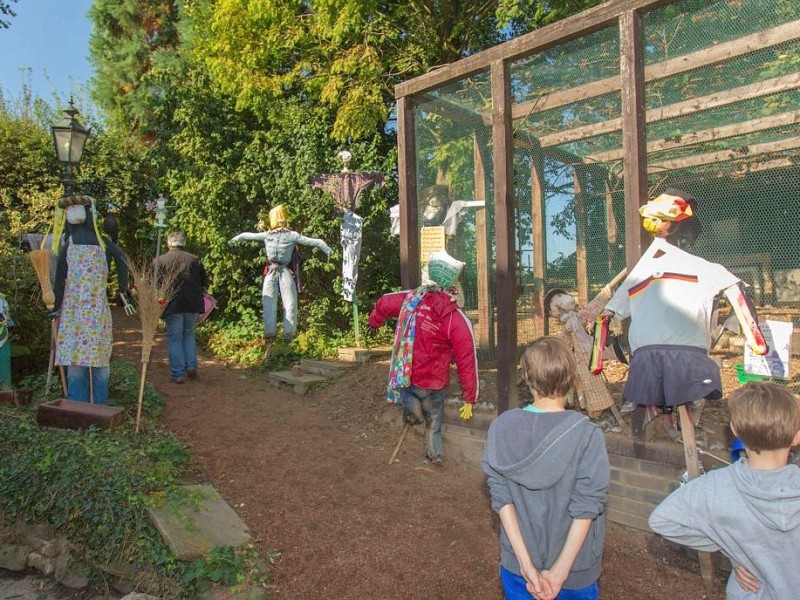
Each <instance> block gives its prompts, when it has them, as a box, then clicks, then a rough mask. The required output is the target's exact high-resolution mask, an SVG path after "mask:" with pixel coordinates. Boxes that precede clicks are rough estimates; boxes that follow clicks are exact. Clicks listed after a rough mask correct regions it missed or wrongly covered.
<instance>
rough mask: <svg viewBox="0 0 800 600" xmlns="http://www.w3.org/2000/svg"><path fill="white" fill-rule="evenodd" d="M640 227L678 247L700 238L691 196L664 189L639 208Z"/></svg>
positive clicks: (698, 223)
mask: <svg viewBox="0 0 800 600" xmlns="http://www.w3.org/2000/svg"><path fill="white" fill-rule="evenodd" d="M639 214H640V215H641V216H642V227H644V228H645V230H646V231H648V232H649V233H652V234H653V236H655V237H660V238H666V240H667V241H668V242H670V243H671V244H674V245H675V246H678V247H679V248H685V247H689V246H691V245H692V244H694V241H695V240H696V239H697V236H698V235H700V230H701V226H700V221H699V220H698V218H697V202H696V201H695V199H694V198H692V196H691V194H689V193H687V192H684V191H682V190H678V189H675V188H668V189H667V190H666V191H665V192H664V193H663V194H661V195H660V196H658V197H656V198H654V199H652V200H650V202H648V203H647V204H645V205H644V206H642V207H641V208H640V209H639Z"/></svg>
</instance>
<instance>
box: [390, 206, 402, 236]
mask: <svg viewBox="0 0 800 600" xmlns="http://www.w3.org/2000/svg"><path fill="white" fill-rule="evenodd" d="M389 221H390V225H389V233H390V234H391V235H400V205H399V204H395V205H394V206H392V207H391V208H390V209H389Z"/></svg>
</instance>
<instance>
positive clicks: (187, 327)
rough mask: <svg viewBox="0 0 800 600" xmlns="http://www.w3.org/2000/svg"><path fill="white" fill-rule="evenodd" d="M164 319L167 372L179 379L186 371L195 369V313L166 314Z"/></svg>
mask: <svg viewBox="0 0 800 600" xmlns="http://www.w3.org/2000/svg"><path fill="white" fill-rule="evenodd" d="M164 320H165V321H166V322H167V349H168V351H169V372H170V375H172V376H173V377H175V378H176V379H179V378H181V377H183V375H184V373H186V371H195V370H197V342H196V341H195V338H194V328H195V325H197V313H173V314H171V315H166V316H165V317H164Z"/></svg>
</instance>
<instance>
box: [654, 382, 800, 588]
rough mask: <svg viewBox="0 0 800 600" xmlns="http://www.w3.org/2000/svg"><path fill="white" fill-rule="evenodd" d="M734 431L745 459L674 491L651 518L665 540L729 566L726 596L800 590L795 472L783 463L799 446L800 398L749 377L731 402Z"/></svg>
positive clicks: (799, 495)
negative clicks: (717, 555)
mask: <svg viewBox="0 0 800 600" xmlns="http://www.w3.org/2000/svg"><path fill="white" fill-rule="evenodd" d="M728 408H729V410H730V415H731V430H732V431H733V433H734V435H736V436H737V437H738V438H739V439H741V440H742V442H743V443H744V446H745V449H746V450H747V458H742V459H740V460H739V461H737V462H735V463H734V464H732V465H731V466H729V467H725V468H722V469H716V470H714V471H710V472H709V473H708V474H706V475H704V476H703V477H700V478H698V479H694V480H692V481H690V482H689V483H688V484H686V485H684V486H683V487H680V488H678V489H677V490H675V491H674V492H673V493H672V494H670V495H669V496H668V497H667V498H665V499H664V501H663V502H661V504H659V505H658V506H657V507H656V509H655V510H654V511H653V513H652V514H651V515H650V527H651V529H652V530H653V531H655V532H656V533H658V534H660V535H663V536H664V537H665V538H667V539H668V540H672V541H674V542H678V543H679V544H683V545H685V546H689V547H691V548H694V549H695V550H700V551H703V552H714V551H716V550H720V551H722V552H723V553H724V554H725V555H726V556H727V557H728V558H729V559H730V560H731V562H732V563H733V566H734V573H733V574H731V576H730V578H729V579H728V586H727V588H726V593H727V598H728V599H729V600H735V599H740V598H741V599H744V598H748V599H756V598H758V599H774V600H783V599H785V598H797V597H798V594H800V560H798V558H797V549H798V548H800V469H798V468H797V466H796V465H790V464H788V458H789V451H790V449H791V447H792V446H796V445H798V443H800V403H798V399H797V398H796V397H795V396H794V395H793V394H792V393H791V392H790V391H789V390H788V389H786V388H785V387H784V386H782V385H778V384H776V383H768V382H763V383H762V382H758V383H755V382H751V383H748V384H747V385H745V386H744V387H741V388H739V389H738V390H735V391H734V392H733V393H731V395H730V398H729V400H728Z"/></svg>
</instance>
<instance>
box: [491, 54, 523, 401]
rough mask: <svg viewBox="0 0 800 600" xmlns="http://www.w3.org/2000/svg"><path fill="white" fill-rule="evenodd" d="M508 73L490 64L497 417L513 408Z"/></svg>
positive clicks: (514, 334)
mask: <svg viewBox="0 0 800 600" xmlns="http://www.w3.org/2000/svg"><path fill="white" fill-rule="evenodd" d="M508 71H509V67H508V64H507V63H506V62H505V61H503V60H497V61H495V62H493V63H492V74H491V80H492V146H493V148H494V211H495V212H494V216H495V219H494V223H495V240H496V247H497V253H496V256H497V287H496V289H497V293H496V296H495V298H496V304H497V341H498V343H497V412H498V414H499V413H502V412H503V411H505V410H507V409H508V408H510V407H512V406H516V405H517V387H516V380H517V377H516V373H517V290H516V285H517V277H516V275H517V256H516V252H515V248H514V226H515V225H514V187H513V186H514V172H513V164H512V160H513V152H514V149H513V146H512V140H513V131H512V127H511V125H512V123H511V104H512V102H511V84H510V82H509V72H508Z"/></svg>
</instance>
